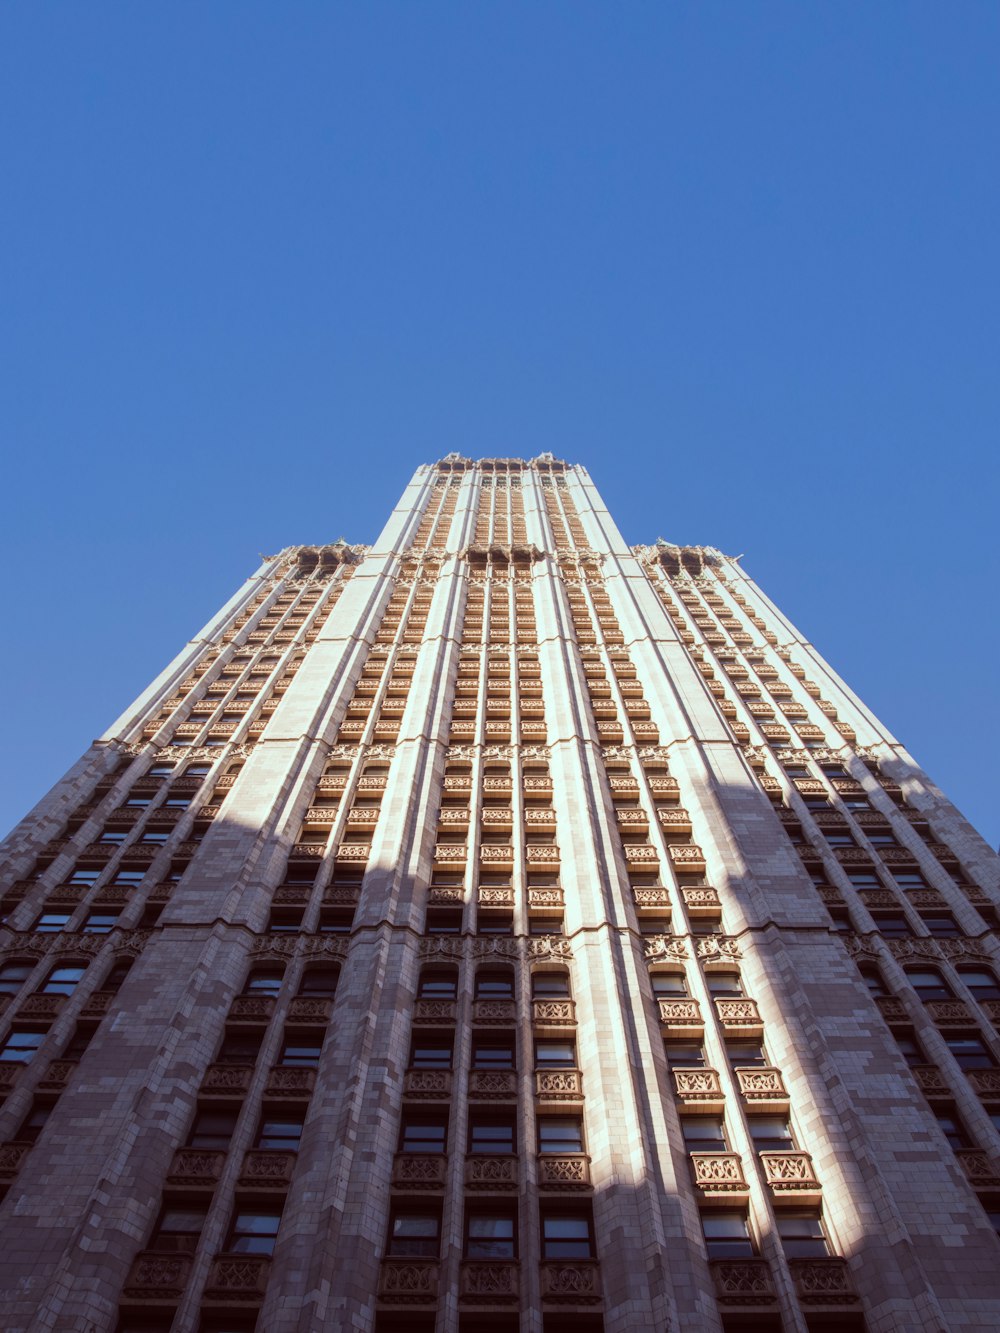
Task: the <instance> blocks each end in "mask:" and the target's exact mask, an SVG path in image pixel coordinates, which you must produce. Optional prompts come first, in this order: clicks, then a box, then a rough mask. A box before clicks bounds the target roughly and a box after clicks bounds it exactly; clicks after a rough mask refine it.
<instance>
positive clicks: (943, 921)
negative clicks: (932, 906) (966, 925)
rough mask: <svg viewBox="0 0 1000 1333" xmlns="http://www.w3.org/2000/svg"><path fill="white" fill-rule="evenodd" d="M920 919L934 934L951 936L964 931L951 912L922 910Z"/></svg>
mask: <svg viewBox="0 0 1000 1333" xmlns="http://www.w3.org/2000/svg"><path fill="white" fill-rule="evenodd" d="M920 919H921V921H923V923H924V925H925V926H926V927H927V929H928V930H929V931H930V933H931V934H932V935H937V936H939V937H940V936H945V937H949V938H950V937H953V936H955V935H961V933H962V932H961V929H960V928H959V924H958V922H957V921H956V920H955V918H954V917H953V916H952V914H951V913H950V912H921V914H920Z"/></svg>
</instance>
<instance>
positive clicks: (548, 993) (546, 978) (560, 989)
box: [531, 972, 569, 1000]
mask: <svg viewBox="0 0 1000 1333" xmlns="http://www.w3.org/2000/svg"><path fill="white" fill-rule="evenodd" d="M531 994H532V996H533V997H534V998H535V999H536V1000H550V999H552V1000H565V999H567V998H568V997H569V977H568V976H567V974H566V973H565V972H535V973H534V974H533V975H532V978H531Z"/></svg>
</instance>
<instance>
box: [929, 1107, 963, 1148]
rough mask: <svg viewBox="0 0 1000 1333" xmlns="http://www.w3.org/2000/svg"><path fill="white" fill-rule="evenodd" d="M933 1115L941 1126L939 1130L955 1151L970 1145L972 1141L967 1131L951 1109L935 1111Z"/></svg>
mask: <svg viewBox="0 0 1000 1333" xmlns="http://www.w3.org/2000/svg"><path fill="white" fill-rule="evenodd" d="M934 1117H935V1119H936V1120H937V1122H938V1124H939V1125H940V1127H941V1132H942V1133H943V1134H944V1136H945V1138H946V1139H947V1140H948V1142H949V1143H950V1144H951V1146H952V1147H953V1148H954V1149H955V1151H956V1152H961V1150H962V1149H963V1148H969V1147H971V1145H972V1141H971V1139H970V1138H969V1135H968V1132H967V1131H966V1128H965V1126H964V1125H963V1124H962V1122H961V1120H959V1118H958V1116H957V1115H955V1113H954V1112H953V1111H935V1112H934Z"/></svg>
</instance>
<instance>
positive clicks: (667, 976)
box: [650, 972, 688, 1000]
mask: <svg viewBox="0 0 1000 1333" xmlns="http://www.w3.org/2000/svg"><path fill="white" fill-rule="evenodd" d="M650 981H651V982H652V986H653V994H654V996H655V997H656V998H657V999H658V1000H678V999H686V998H687V993H688V988H687V979H686V978H685V977H684V975H683V974H682V973H680V972H654V973H653V975H652V976H651V977H650Z"/></svg>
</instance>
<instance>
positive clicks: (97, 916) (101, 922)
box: [83, 911, 121, 935]
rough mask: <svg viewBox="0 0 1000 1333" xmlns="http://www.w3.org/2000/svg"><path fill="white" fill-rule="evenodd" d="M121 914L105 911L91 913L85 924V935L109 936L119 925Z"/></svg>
mask: <svg viewBox="0 0 1000 1333" xmlns="http://www.w3.org/2000/svg"><path fill="white" fill-rule="evenodd" d="M120 915H121V913H120V912H115V911H110V912H108V911H104V912H91V913H89V914H88V916H87V919H86V921H84V923H83V933H84V934H85V935H107V933H108V932H109V931H111V930H114V928H115V926H117V925H118V918H119V916H120Z"/></svg>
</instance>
